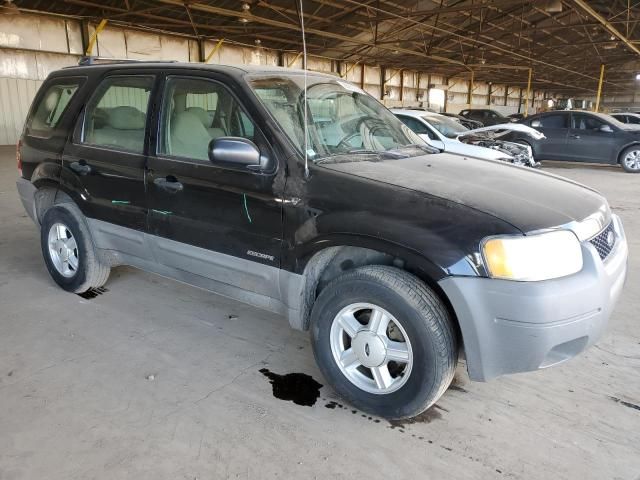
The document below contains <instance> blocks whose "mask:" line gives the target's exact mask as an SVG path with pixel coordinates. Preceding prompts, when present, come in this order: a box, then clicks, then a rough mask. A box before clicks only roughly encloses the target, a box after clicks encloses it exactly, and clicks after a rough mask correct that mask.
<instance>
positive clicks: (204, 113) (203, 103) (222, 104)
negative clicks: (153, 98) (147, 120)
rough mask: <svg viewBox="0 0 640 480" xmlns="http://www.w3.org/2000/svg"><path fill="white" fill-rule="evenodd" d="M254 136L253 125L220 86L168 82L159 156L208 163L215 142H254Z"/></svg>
mask: <svg viewBox="0 0 640 480" xmlns="http://www.w3.org/2000/svg"><path fill="white" fill-rule="evenodd" d="M254 133H255V128H254V124H253V122H252V121H251V120H250V119H249V117H248V115H247V114H246V113H245V112H244V111H243V110H242V109H241V107H240V105H239V103H238V102H237V101H236V100H235V98H233V96H232V95H231V94H230V93H229V92H228V91H227V90H226V88H225V87H224V86H223V85H221V84H220V83H217V82H213V81H209V80H202V79H195V78H179V77H172V78H171V77H170V78H169V79H168V81H167V85H166V88H165V94H164V101H163V112H162V128H161V134H160V144H159V148H158V151H159V153H163V154H166V155H172V156H176V157H184V158H189V159H192V160H203V161H208V160H209V144H210V143H211V141H212V140H215V139H216V138H220V137H243V138H247V139H249V140H252V141H254Z"/></svg>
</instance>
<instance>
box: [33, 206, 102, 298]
mask: <svg viewBox="0 0 640 480" xmlns="http://www.w3.org/2000/svg"><path fill="white" fill-rule="evenodd" d="M40 242H41V246H42V255H43V257H44V261H45V264H46V266H47V270H48V271H49V274H50V275H51V277H52V278H53V280H54V281H55V282H56V283H57V284H58V285H60V286H61V287H62V288H63V289H65V290H67V291H68V292H74V293H82V292H86V291H87V290H89V289H90V288H96V287H101V286H102V285H104V284H105V283H106V281H107V278H108V277H109V271H110V268H109V267H108V266H107V265H105V264H104V263H103V262H101V261H100V259H99V257H98V254H97V251H96V249H95V247H94V245H93V242H92V239H91V234H90V233H89V229H88V228H87V225H86V223H85V221H84V217H83V216H82V213H81V212H80V210H79V209H78V207H76V206H75V205H74V204H71V203H70V204H66V203H65V204H61V205H55V206H53V207H51V208H50V209H48V210H47V211H46V212H45V214H44V216H43V218H42V224H41V230H40Z"/></svg>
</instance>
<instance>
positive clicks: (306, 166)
mask: <svg viewBox="0 0 640 480" xmlns="http://www.w3.org/2000/svg"><path fill="white" fill-rule="evenodd" d="M298 2H299V8H300V29H301V30H302V69H303V70H304V97H303V98H304V101H303V103H304V105H303V108H304V176H305V178H309V153H308V151H307V150H308V145H307V142H308V138H309V135H308V126H307V39H306V37H305V34H304V12H303V10H302V0H298Z"/></svg>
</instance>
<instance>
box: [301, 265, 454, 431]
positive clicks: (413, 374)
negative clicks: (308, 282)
mask: <svg viewBox="0 0 640 480" xmlns="http://www.w3.org/2000/svg"><path fill="white" fill-rule="evenodd" d="M311 322H312V324H311V338H312V344H313V350H314V354H315V357H316V361H317V362H318V365H319V367H320V369H321V370H322V373H323V374H324V376H325V377H326V378H327V380H328V381H329V382H330V383H331V385H332V386H333V387H334V388H335V390H336V391H337V392H338V393H339V394H340V395H341V396H343V397H345V398H346V399H347V400H348V401H349V402H350V403H352V404H353V405H354V406H356V407H357V408H359V409H361V410H363V411H366V412H368V413H372V414H375V415H379V416H382V417H386V418H390V419H399V418H406V417H412V416H415V415H418V414H419V413H421V412H422V411H424V410H426V409H427V408H429V407H430V406H431V405H433V404H434V403H435V402H436V401H437V400H438V399H439V398H440V396H441V395H442V394H443V393H444V392H445V390H446V389H447V387H448V386H449V384H450V383H451V380H452V378H453V374H454V370H455V366H456V361H457V354H458V349H457V342H456V336H455V332H454V329H453V325H452V323H451V320H450V318H449V315H448V312H447V309H446V308H445V306H444V304H443V302H442V300H440V298H439V297H438V296H437V295H436V294H435V293H434V292H433V291H432V290H431V289H429V288H428V287H427V286H426V285H425V284H424V283H422V282H421V281H420V280H419V279H417V278H416V277H414V276H413V275H411V274H409V273H407V272H405V271H402V270H399V269H397V268H392V267H387V266H365V267H361V268H358V269H355V270H353V271H352V272H349V273H346V274H345V275H342V276H341V277H339V278H337V279H335V280H333V281H332V282H331V283H330V284H329V285H327V286H326V287H325V288H324V289H323V290H322V292H321V293H320V295H319V296H318V299H317V300H316V303H315V304H314V307H313V311H312V313H311Z"/></svg>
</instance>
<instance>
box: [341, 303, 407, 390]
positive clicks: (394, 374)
mask: <svg viewBox="0 0 640 480" xmlns="http://www.w3.org/2000/svg"><path fill="white" fill-rule="evenodd" d="M330 342H331V352H332V353H333V359H334V360H335V362H336V365H337V366H338V368H340V371H341V372H342V374H343V375H344V376H345V377H346V378H347V379H348V380H349V381H350V382H351V383H353V384H354V385H355V386H357V387H358V388H360V389H362V390H364V391H366V392H369V393H374V394H388V393H392V392H395V391H396V390H398V389H399V388H401V387H402V386H403V385H404V384H405V383H406V381H407V380H408V379H409V375H410V374H411V368H412V365H413V351H412V349H411V342H410V341H409V338H408V336H407V333H406V331H405V329H404V328H403V326H402V325H401V324H400V322H399V321H398V320H397V319H396V318H395V317H394V316H393V315H391V314H390V313H389V312H387V311H386V310H385V309H383V308H381V307H379V306H377V305H373V304H370V303H355V304H351V305H348V306H347V307H345V308H343V309H342V310H341V311H340V312H339V313H338V314H337V315H336V316H335V318H334V320H333V323H332V325H331V332H330Z"/></svg>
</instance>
